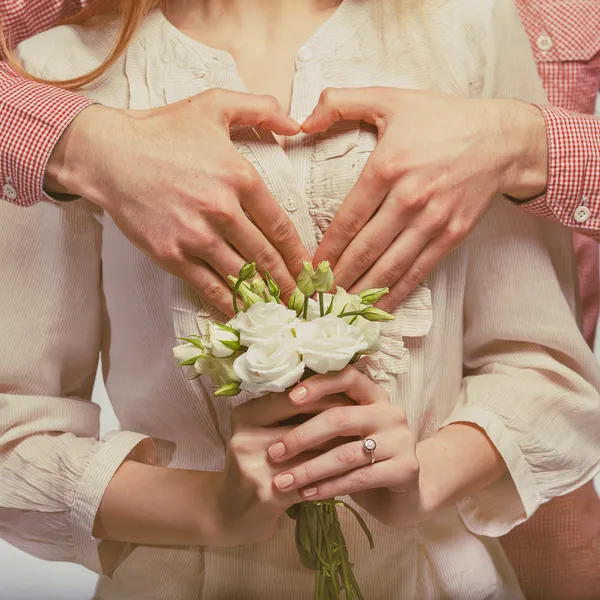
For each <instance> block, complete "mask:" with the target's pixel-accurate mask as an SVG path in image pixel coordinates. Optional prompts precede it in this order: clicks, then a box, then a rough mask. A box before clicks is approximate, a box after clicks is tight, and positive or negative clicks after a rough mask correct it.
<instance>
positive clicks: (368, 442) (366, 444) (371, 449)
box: [363, 438, 377, 464]
mask: <svg viewBox="0 0 600 600" xmlns="http://www.w3.org/2000/svg"><path fill="white" fill-rule="evenodd" d="M376 448H377V442H376V441H375V440H374V439H373V438H365V439H364V440H363V450H364V451H365V452H368V453H369V454H370V455H371V464H373V463H374V462H375V449H376Z"/></svg>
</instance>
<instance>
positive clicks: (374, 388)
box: [289, 365, 390, 406]
mask: <svg viewBox="0 0 600 600" xmlns="http://www.w3.org/2000/svg"><path fill="white" fill-rule="evenodd" d="M332 394H345V395H346V396H348V398H350V399H352V400H354V401H355V402H357V403H358V404H363V405H367V404H375V403H376V402H383V403H386V404H389V401H390V399H389V396H388V394H387V392H386V391H385V390H384V389H383V388H382V387H381V386H379V385H377V384H376V383H374V382H373V381H371V380H370V379H369V378H368V377H367V376H366V375H364V374H363V373H361V372H360V371H359V370H358V369H357V368H356V367H354V366H352V365H348V366H347V367H346V368H345V369H342V370H341V371H336V372H333V373H327V374H325V375H313V376H312V377H309V378H308V379H306V380H305V381H303V382H302V383H301V384H299V385H298V386H296V387H295V388H294V389H293V390H292V391H291V392H290V394H289V398H290V400H291V401H292V402H293V403H294V404H296V405H300V406H301V405H305V404H312V403H314V402H317V401H319V400H321V399H322V398H324V397H326V396H330V395H332Z"/></svg>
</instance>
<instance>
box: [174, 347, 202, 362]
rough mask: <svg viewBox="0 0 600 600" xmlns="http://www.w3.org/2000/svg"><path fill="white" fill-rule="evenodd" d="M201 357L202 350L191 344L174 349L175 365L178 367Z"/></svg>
mask: <svg viewBox="0 0 600 600" xmlns="http://www.w3.org/2000/svg"><path fill="white" fill-rule="evenodd" d="M199 356H202V350H201V349H200V348H198V346H194V344H190V343H189V342H186V343H185V344H180V345H179V346H175V348H173V358H174V359H175V364H178V365H180V364H182V363H186V362H189V361H191V360H196V359H197V358H198V357H199Z"/></svg>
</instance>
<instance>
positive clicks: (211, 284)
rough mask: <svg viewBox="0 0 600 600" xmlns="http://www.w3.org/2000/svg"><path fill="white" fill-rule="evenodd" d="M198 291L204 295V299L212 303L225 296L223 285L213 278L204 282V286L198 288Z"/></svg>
mask: <svg viewBox="0 0 600 600" xmlns="http://www.w3.org/2000/svg"><path fill="white" fill-rule="evenodd" d="M197 292H198V294H200V296H202V298H203V299H204V300H206V301H207V302H209V303H210V304H211V305H212V304H213V303H214V302H217V301H219V300H221V299H222V297H223V289H222V287H221V286H220V285H219V284H218V283H217V281H214V280H212V279H210V280H208V281H205V282H203V283H202V288H201V289H198V290H197Z"/></svg>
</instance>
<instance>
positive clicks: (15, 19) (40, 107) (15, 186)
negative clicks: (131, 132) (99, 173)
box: [0, 0, 92, 206]
mask: <svg viewBox="0 0 600 600" xmlns="http://www.w3.org/2000/svg"><path fill="white" fill-rule="evenodd" d="M85 4H86V2H85V1H84V0H26V1H24V0H0V15H1V16H2V24H3V31H4V34H5V36H6V37H7V39H8V41H9V43H10V44H11V45H16V44H18V43H19V42H21V41H23V40H25V39H27V38H29V37H31V36H33V35H35V34H36V33H39V32H40V31H43V30H45V29H47V28H48V27H50V26H51V25H52V24H53V23H55V22H56V21H57V20H58V19H59V18H60V17H63V16H66V15H68V14H71V13H73V12H75V11H76V10H77V9H79V8H82V7H83V6H85ZM90 104H92V102H90V100H87V99H85V98H83V97H81V96H78V95H77V94H74V93H72V92H68V91H65V90H61V89H58V88H53V87H50V86H45V85H40V84H38V83H35V82H33V81H28V80H26V79H24V78H22V77H21V76H19V75H18V74H17V73H15V72H14V71H13V69H11V68H10V67H9V66H8V65H7V64H6V63H3V62H0V123H2V127H1V129H0V188H1V189H2V196H3V198H4V199H5V200H7V201H9V202H11V203H13V204H16V205H18V206H31V205H32V204H35V203H36V202H38V201H39V200H41V199H42V198H44V193H43V181H44V173H45V171H46V165H47V164H48V159H49V157H50V154H51V153H52V150H53V149H54V146H55V145H56V143H57V142H58V140H59V139H60V137H61V135H62V134H63V132H64V131H65V129H66V128H67V126H68V125H69V124H70V123H71V122H72V121H73V119H74V118H75V117H76V116H77V115H78V114H79V113H80V112H81V111H82V110H83V109H84V108H86V107H87V106H89V105H90Z"/></svg>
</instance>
